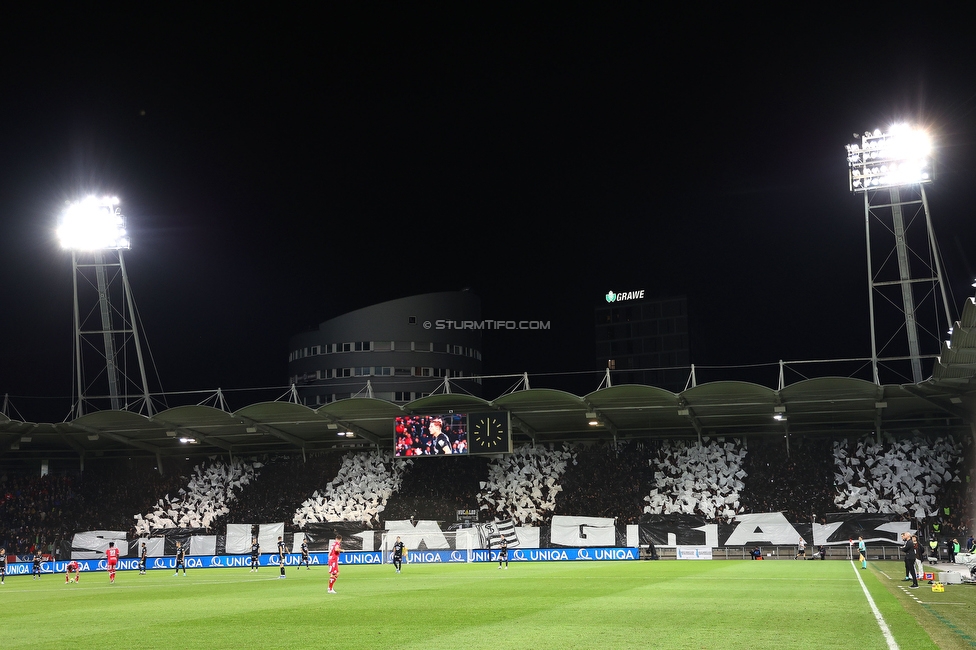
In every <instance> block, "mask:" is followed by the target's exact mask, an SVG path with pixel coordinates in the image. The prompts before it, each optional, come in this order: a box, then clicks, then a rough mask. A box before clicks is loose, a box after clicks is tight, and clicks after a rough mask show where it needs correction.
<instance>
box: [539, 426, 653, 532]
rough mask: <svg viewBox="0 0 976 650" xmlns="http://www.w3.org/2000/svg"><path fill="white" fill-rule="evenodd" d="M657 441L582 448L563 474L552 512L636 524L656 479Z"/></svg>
mask: <svg viewBox="0 0 976 650" xmlns="http://www.w3.org/2000/svg"><path fill="white" fill-rule="evenodd" d="M658 444H659V443H654V442H651V441H641V440H633V441H629V442H620V443H617V444H613V443H609V444H592V445H588V446H586V447H582V448H580V449H579V450H578V452H577V454H576V464H575V465H570V466H568V467H567V468H566V473H565V474H564V475H563V477H562V481H561V483H560V484H561V485H562V488H563V489H562V491H561V492H559V494H558V495H557V496H556V509H555V511H554V512H553V514H557V515H570V516H586V517H615V518H616V519H617V523H620V524H636V523H637V520H638V519H639V518H640V516H641V514H642V512H643V509H644V505H645V501H644V496H645V495H647V493H648V491H649V490H650V488H651V485H652V484H653V481H654V472H653V470H652V469H651V467H650V463H649V459H650V455H651V454H652V452H653V450H654V449H656V447H657V445H658Z"/></svg>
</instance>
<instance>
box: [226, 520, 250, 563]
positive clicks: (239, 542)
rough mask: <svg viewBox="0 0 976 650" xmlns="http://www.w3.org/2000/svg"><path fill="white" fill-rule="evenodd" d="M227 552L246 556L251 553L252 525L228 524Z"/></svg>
mask: <svg viewBox="0 0 976 650" xmlns="http://www.w3.org/2000/svg"><path fill="white" fill-rule="evenodd" d="M225 548H226V552H227V553H228V554H229V555H246V554H248V553H250V552H251V524H227V542H226V547H225Z"/></svg>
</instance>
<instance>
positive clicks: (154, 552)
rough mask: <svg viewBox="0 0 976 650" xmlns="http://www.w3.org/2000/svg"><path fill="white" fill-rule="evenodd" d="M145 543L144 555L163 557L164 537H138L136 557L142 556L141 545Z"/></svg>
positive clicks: (164, 553) (164, 549) (164, 552)
mask: <svg viewBox="0 0 976 650" xmlns="http://www.w3.org/2000/svg"><path fill="white" fill-rule="evenodd" d="M143 544H145V545H146V557H163V556H164V555H166V538H164V537H140V538H139V540H138V541H137V542H136V557H141V556H142V545H143Z"/></svg>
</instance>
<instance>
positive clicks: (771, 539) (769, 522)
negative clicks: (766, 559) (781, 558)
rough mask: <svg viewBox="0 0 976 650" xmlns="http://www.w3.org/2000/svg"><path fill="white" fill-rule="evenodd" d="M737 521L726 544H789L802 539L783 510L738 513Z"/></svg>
mask: <svg viewBox="0 0 976 650" xmlns="http://www.w3.org/2000/svg"><path fill="white" fill-rule="evenodd" d="M735 522H736V524H737V525H736V528H735V531H733V533H732V534H731V535H729V538H728V539H727V540H725V546H752V545H754V544H760V545H761V544H774V545H779V546H789V545H792V544H796V543H797V542H798V541H800V533H798V532H797V531H796V528H794V527H793V524H791V523H790V522H788V521H787V520H786V517H784V516H783V513H782V512H762V513H755V514H744V515H736V516H735ZM807 541H808V542H809V540H807ZM716 545H717V544H716Z"/></svg>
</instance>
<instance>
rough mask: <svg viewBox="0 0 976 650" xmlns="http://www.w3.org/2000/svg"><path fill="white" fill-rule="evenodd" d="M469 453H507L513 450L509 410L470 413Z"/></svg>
mask: <svg viewBox="0 0 976 650" xmlns="http://www.w3.org/2000/svg"><path fill="white" fill-rule="evenodd" d="M468 431H469V439H468V453H471V454H507V453H511V451H512V427H511V423H510V422H509V417H508V411H491V412H487V413H469V414H468Z"/></svg>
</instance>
